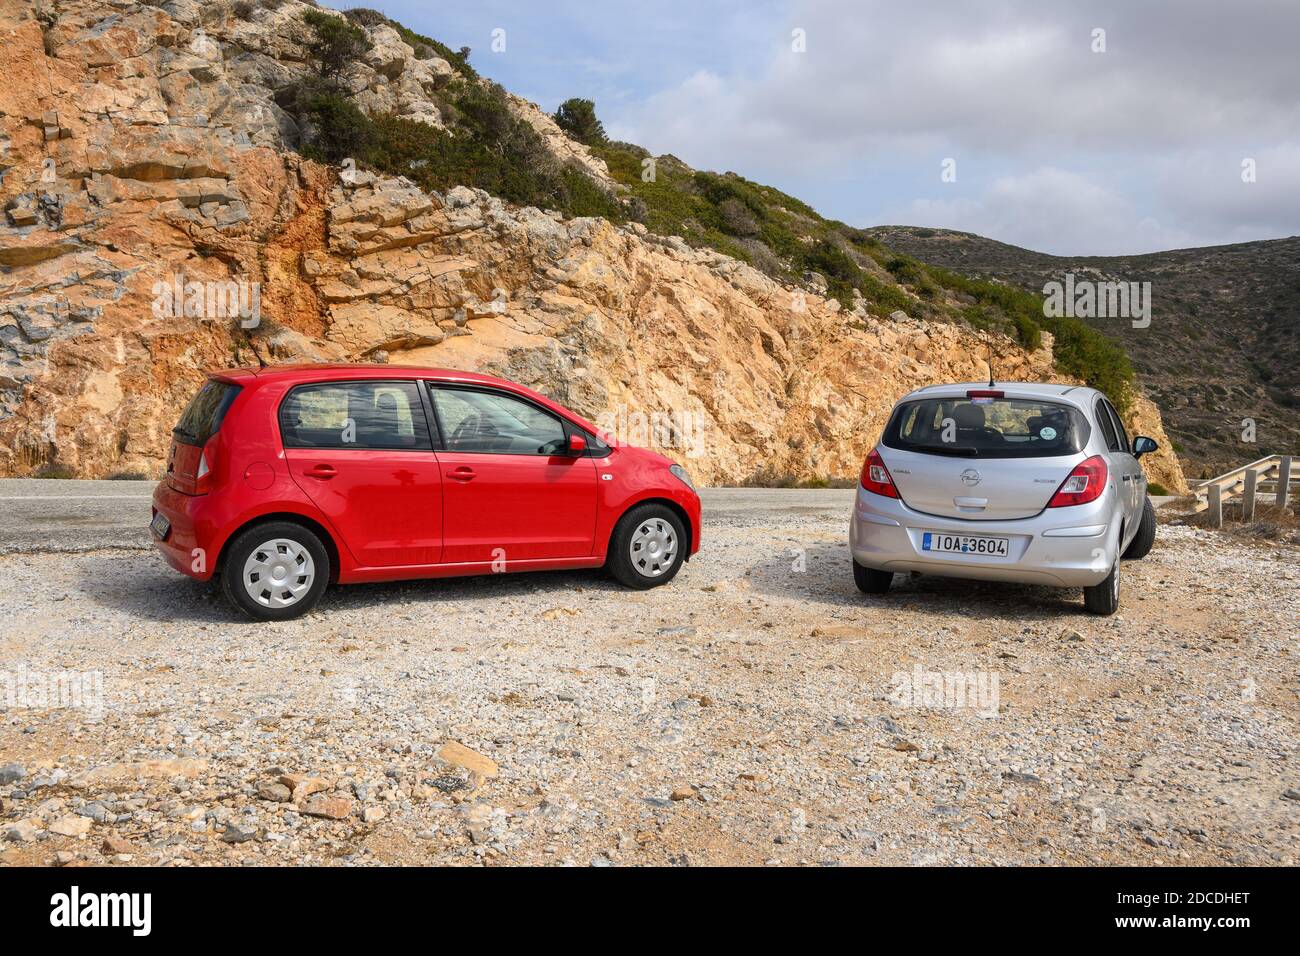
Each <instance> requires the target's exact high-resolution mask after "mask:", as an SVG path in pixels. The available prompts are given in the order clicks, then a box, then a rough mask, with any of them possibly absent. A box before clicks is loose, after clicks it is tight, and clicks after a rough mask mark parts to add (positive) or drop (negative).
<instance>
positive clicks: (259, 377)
mask: <svg viewBox="0 0 1300 956" xmlns="http://www.w3.org/2000/svg"><path fill="white" fill-rule="evenodd" d="M208 375H209V377H211V378H216V379H221V380H223V381H228V382H233V383H235V384H238V385H249V384H251V382H250V380H252V381H255V382H258V383H262V382H266V383H268V384H269V383H271V382H284V381H286V380H287V381H289V382H293V383H298V382H302V383H308V382H340V381H355V380H357V379H367V378H377V379H389V380H391V379H432V380H433V381H436V382H454V383H459V384H462V385H491V386H493V387H495V388H500V389H503V390H505V391H508V392H514V393H516V394H518V395H522V396H524V397H526V398H531V399H533V400H534V401H536V402H539V403H540V404H542V405H545V406H546V407H547V408H549V409H551V410H552V411H555V412H558V413H560V414H561V415H563V416H564V417H566V418H568V419H569V420H570V421H572V422H574V423H576V424H578V425H580V426H582V427H583V428H585V429H586V430H587V431H589V432H591V433H592V434H593V435H597V436H599V437H600V438H601V439H602V440H603V441H605V442H606V443H607V444H613V445H620V444H622V442H617V441H615V440H614V438H613V436H611V435H604V434H602V433H601V431H600V429H598V428H597V427H596V426H595V425H593V424H592V423H591V422H589V421H587V420H586V419H585V418H583V417H582V416H581V415H578V414H576V413H574V412H572V411H570V410H569V409H567V408H565V407H564V406H563V405H560V404H559V403H558V402H555V401H552V400H551V399H549V398H547V397H546V396H545V395H542V394H540V393H538V392H534V391H533V390H532V389H531V388H528V387H527V386H524V385H520V384H519V383H517V382H511V381H509V380H508V379H504V378H497V377H496V376H494V375H484V374H482V373H480V372H463V371H460V370H458V369H452V368H429V367H425V366H419V365H387V364H385V365H377V364H358V365H349V364H347V363H345V362H336V363H320V364H313V363H303V364H298V365H265V366H262V367H260V368H256V367H244V368H232V369H224V370H222V371H216V372H209V373H208Z"/></svg>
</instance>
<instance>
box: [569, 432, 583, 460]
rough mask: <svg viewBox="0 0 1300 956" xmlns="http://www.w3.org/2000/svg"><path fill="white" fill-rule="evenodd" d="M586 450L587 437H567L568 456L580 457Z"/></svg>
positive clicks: (574, 435) (573, 435)
mask: <svg viewBox="0 0 1300 956" xmlns="http://www.w3.org/2000/svg"><path fill="white" fill-rule="evenodd" d="M586 450H587V436H585V435H579V434H576V433H575V434H572V435H570V436H569V454H570V455H581V454H583V453H584V452H585V451H586Z"/></svg>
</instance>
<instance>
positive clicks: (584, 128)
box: [555, 97, 609, 146]
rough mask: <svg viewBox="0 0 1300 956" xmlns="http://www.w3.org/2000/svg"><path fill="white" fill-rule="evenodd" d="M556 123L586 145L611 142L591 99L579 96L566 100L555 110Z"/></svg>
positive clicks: (601, 144) (600, 144) (599, 144)
mask: <svg viewBox="0 0 1300 956" xmlns="http://www.w3.org/2000/svg"><path fill="white" fill-rule="evenodd" d="M555 123H556V125H557V126H559V127H560V129H562V130H564V131H565V132H566V133H568V134H569V136H570V137H572V138H573V139H576V140H577V141H578V142H579V143H582V144H584V145H586V146H604V145H605V144H606V143H608V142H609V139H608V137H606V136H605V127H604V125H603V124H602V123H601V122H600V120H599V119H597V118H596V104H595V103H593V102H592V101H591V100H584V99H579V98H578V97H574V98H572V99H568V100H565V101H564V102H563V103H561V104H560V108H559V109H558V110H556V111H555Z"/></svg>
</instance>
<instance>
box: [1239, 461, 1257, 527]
mask: <svg viewBox="0 0 1300 956" xmlns="http://www.w3.org/2000/svg"><path fill="white" fill-rule="evenodd" d="M1258 484H1259V472H1257V471H1256V470H1255V469H1253V468H1252V469H1250V470H1249V471H1247V472H1246V487H1245V489H1244V490H1243V491H1242V493H1241V520H1242V521H1254V520H1255V486H1256V485H1258Z"/></svg>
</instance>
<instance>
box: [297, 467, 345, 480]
mask: <svg viewBox="0 0 1300 956" xmlns="http://www.w3.org/2000/svg"><path fill="white" fill-rule="evenodd" d="M303 474H305V475H306V476H307V477H308V478H319V479H321V480H322V481H324V480H325V479H327V478H333V477H334V476H335V475H337V474H338V472H337V471H336V470H335V468H334V466H333V465H312V466H311V467H310V468H308V469H307V470H306V471H305V472H303Z"/></svg>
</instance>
